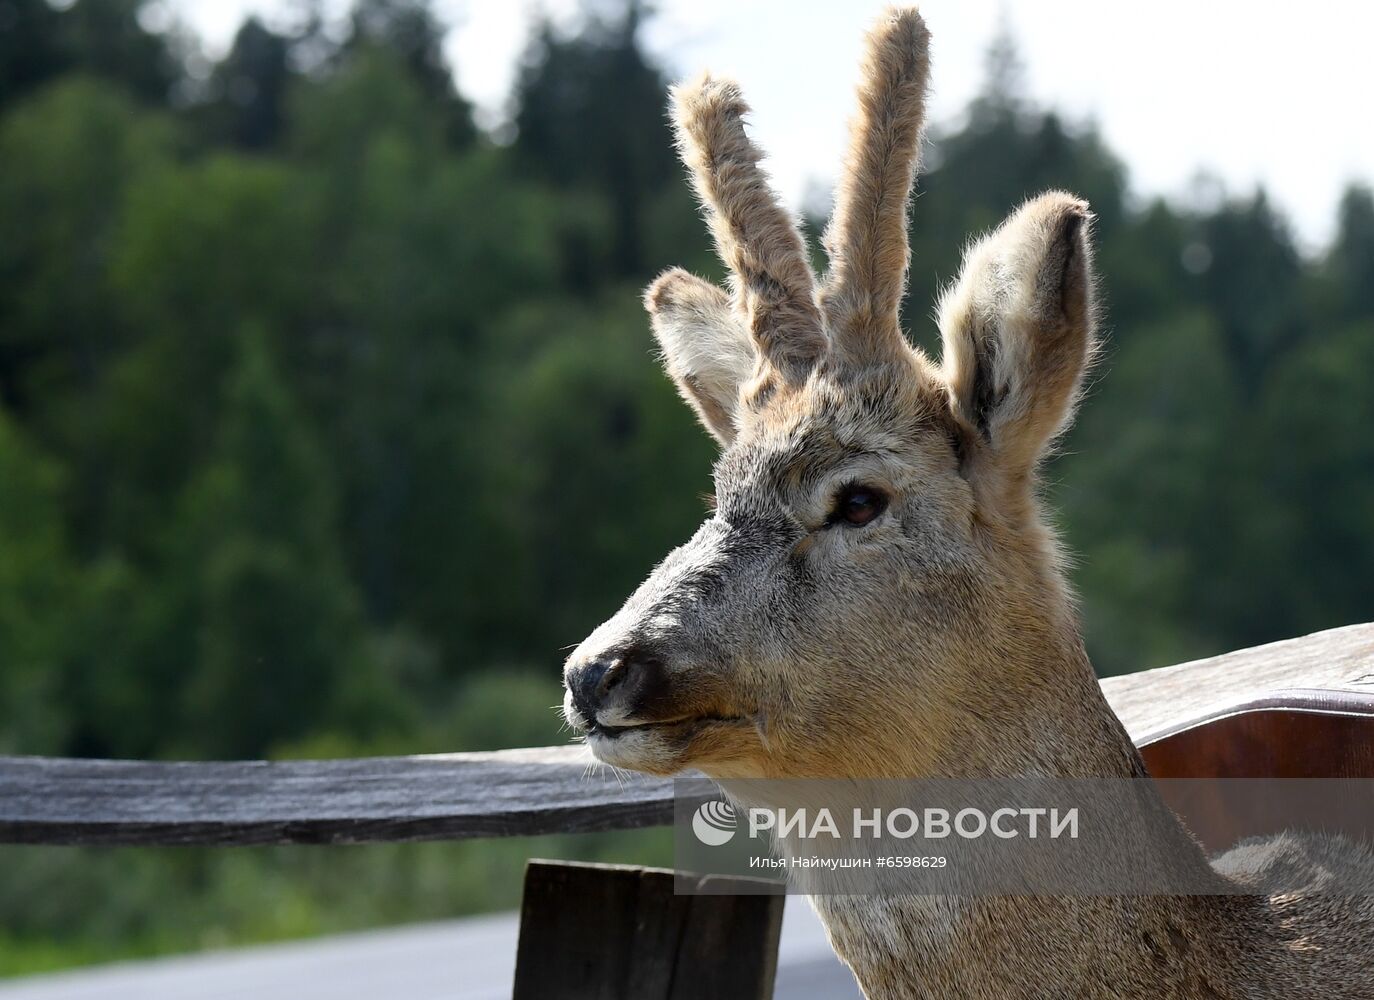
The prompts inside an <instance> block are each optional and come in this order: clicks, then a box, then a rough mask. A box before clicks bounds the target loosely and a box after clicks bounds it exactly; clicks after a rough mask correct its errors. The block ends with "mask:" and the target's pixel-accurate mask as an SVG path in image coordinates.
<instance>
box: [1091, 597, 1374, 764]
mask: <svg viewBox="0 0 1374 1000" xmlns="http://www.w3.org/2000/svg"><path fill="white" fill-rule="evenodd" d="M1102 690H1103V691H1104V692H1105V693H1106V695H1107V700H1108V701H1109V702H1111V705H1112V708H1113V709H1115V711H1116V714H1117V715H1119V716H1120V717H1121V721H1122V722H1123V723H1124V724H1125V726H1126V731H1127V732H1129V733H1130V734H1131V738H1132V739H1133V740H1135V741H1136V743H1145V742H1149V741H1150V740H1151V739H1154V738H1157V737H1158V736H1159V735H1162V734H1164V733H1167V732H1171V731H1174V730H1178V729H1181V728H1185V727H1186V726H1188V725H1189V724H1190V723H1192V722H1195V721H1197V720H1200V719H1203V718H1207V717H1209V716H1216V715H1219V714H1224V713H1226V712H1227V711H1229V710H1232V709H1237V708H1240V707H1243V706H1245V705H1247V704H1255V703H1261V702H1264V701H1266V700H1269V701H1273V700H1275V699H1278V700H1281V701H1285V702H1286V701H1287V700H1289V699H1288V698H1285V697H1283V694H1284V692H1293V693H1294V696H1295V697H1297V696H1298V693H1300V692H1301V693H1303V696H1305V697H1308V698H1311V697H1313V696H1314V695H1317V696H1319V695H1320V693H1323V692H1341V691H1348V692H1355V693H1363V694H1365V695H1368V694H1374V624H1367V625H1347V626H1345V627H1344V628H1335V629H1330V630H1328V631H1326V632H1314V633H1313V634H1312V635H1307V636H1303V637H1301V638H1298V639H1285V640H1283V641H1282V642H1271V643H1269V644H1268V645H1265V646H1255V647H1254V648H1253V649H1242V650H1239V651H1238V652H1234V653H1224V654H1222V655H1221V656H1213V657H1210V658H1208V659H1205V660H1193V661H1191V662H1189V663H1180V664H1179V665H1178V666H1174V667H1160V668H1159V669H1157V670H1145V671H1141V672H1140V673H1138V674H1128V675H1126V676H1124V677H1109V678H1107V679H1106V680H1104V681H1103V682H1102Z"/></svg>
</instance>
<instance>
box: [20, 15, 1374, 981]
mask: <svg viewBox="0 0 1374 1000" xmlns="http://www.w3.org/2000/svg"><path fill="white" fill-rule="evenodd" d="M142 6H143V5H142V4H141V3H139V2H138V0H78V2H77V3H75V4H73V5H69V6H62V5H58V6H56V7H53V6H49V5H48V4H47V3H45V2H44V0H0V163H3V165H4V168H3V170H0V752H3V753H14V752H27V753H51V754H65V755H77V756H80V755H94V756H130V757H163V758H167V757H208V756H257V755H267V756H277V757H291V756H341V755H350V754H367V753H405V752H422V751H446V750H469V749H470V750H476V749H489V748H494V747H499V746H510V745H530V744H541V743H547V742H557V741H559V740H560V739H561V738H562V735H561V734H560V730H559V724H558V717H557V715H556V713H555V711H554V706H555V705H556V703H557V702H558V700H559V695H560V692H559V685H558V669H559V665H560V662H561V660H562V657H563V655H564V650H565V648H566V647H567V646H568V645H569V644H571V643H576V642H577V641H579V640H580V639H581V638H582V637H583V636H584V635H586V634H587V632H588V631H589V630H590V629H591V628H592V627H594V626H595V625H596V624H597V623H598V622H599V621H601V620H602V619H603V618H604V617H605V616H606V615H607V614H608V613H610V612H611V611H613V610H614V608H615V607H616V606H617V605H618V604H619V602H620V601H621V600H623V598H624V597H625V595H626V594H628V593H629V592H630V591H631V590H632V589H633V587H634V586H635V585H636V584H637V583H638V582H639V580H640V579H641V578H642V577H643V575H644V574H645V573H646V571H647V570H648V569H649V568H650V567H651V566H652V564H653V563H654V561H655V560H657V559H658V558H660V557H661V556H662V555H663V554H664V553H665V552H666V551H668V550H669V549H670V548H671V547H672V546H673V545H675V544H677V543H678V542H680V541H682V540H684V539H685V538H687V537H688V536H689V535H690V533H691V532H692V531H693V530H694V528H695V526H696V525H697V524H698V523H699V521H700V520H701V518H702V516H703V505H702V502H701V497H702V494H704V493H706V492H708V491H709V490H710V488H711V483H710V479H709V470H710V463H711V459H712V455H713V450H714V449H713V445H712V444H711V442H710V441H709V439H708V438H707V437H706V435H705V434H703V433H702V432H701V431H700V430H699V429H698V428H697V427H696V426H695V425H694V423H693V421H692V418H691V416H690V413H689V411H688V410H687V408H686V407H685V406H683V405H682V404H681V402H680V401H679V400H678V399H677V398H676V396H675V393H674V392H673V390H672V387H671V385H670V384H669V382H668V380H667V379H666V378H665V377H664V376H663V375H662V374H661V373H660V372H659V370H658V368H657V366H656V365H655V364H654V362H653V359H652V345H651V339H650V337H649V335H648V331H647V323H646V322H645V320H644V317H643V315H642V311H641V308H640V305H639V302H638V290H639V289H640V288H641V287H642V286H643V284H645V283H646V282H647V281H648V280H649V279H650V278H651V277H652V276H653V275H654V274H655V273H657V272H658V271H659V270H660V269H661V268H663V267H664V266H666V265H668V264H673V263H677V264H682V265H685V266H688V267H690V268H692V269H694V270H697V271H701V272H705V273H714V274H716V275H718V274H719V269H718V266H717V265H716V264H714V263H713V262H712V260H711V257H710V254H709V249H708V245H707V241H706V235H705V232H704V230H703V227H702V226H701V224H700V221H699V219H698V218H697V216H696V212H695V209H694V206H693V204H692V201H691V197H690V194H689V193H688V191H687V188H686V185H684V184H683V183H682V180H681V176H680V169H679V168H678V166H677V165H676V163H675V161H674V159H673V155H672V150H671V145H670V138H669V135H668V131H667V128H666V125H665V121H664V114H663V109H664V106H665V94H664V79H663V75H662V72H661V71H660V69H659V68H658V67H656V66H655V65H653V63H652V62H651V61H650V60H648V59H647V58H646V56H645V54H644V52H643V50H642V48H641V47H640V45H639V42H638V37H637V29H638V28H639V23H640V21H641V20H642V18H643V17H644V16H646V15H645V14H644V12H643V9H642V8H641V7H640V6H639V5H638V4H631V5H630V6H629V7H628V13H627V15H626V16H625V17H624V18H622V19H619V20H615V19H610V20H606V19H602V20H597V19H595V18H593V19H591V20H589V22H588V24H587V26H586V27H585V29H583V30H582V31H581V32H580V33H578V34H577V35H575V36H573V37H564V36H562V35H560V34H559V33H558V32H556V31H554V30H553V29H552V28H550V27H547V26H542V27H540V28H538V29H537V30H536V33H535V37H534V38H533V39H532V41H531V44H530V47H529V50H528V53H527V57H526V61H525V64H524V65H523V68H522V70H521V73H520V76H519V80H518V83H517V86H516V90H515V93H514V94H513V102H512V103H513V108H514V112H515V113H514V121H513V123H512V126H513V127H512V128H511V129H509V130H508V131H509V132H510V133H511V134H510V135H502V136H501V139H502V140H503V141H504V140H506V139H509V140H510V144H509V145H503V144H501V143H500V142H497V141H494V140H492V139H490V138H488V137H485V136H482V135H480V134H478V133H477V131H476V130H475V129H474V127H473V124H472V120H471V114H470V108H469V106H468V104H467V102H466V101H465V100H464V99H463V97H462V96H461V95H459V94H457V93H456V92H455V91H454V89H453V85H452V82H451V81H452V74H451V72H450V67H448V66H447V65H446V64H445V62H444V59H443V55H442V47H441V45H440V42H441V40H442V37H443V32H442V26H441V25H440V23H439V22H438V20H437V19H436V17H435V14H434V11H433V8H432V6H431V5H430V4H429V3H426V2H425V0H362V2H361V3H360V4H359V5H358V6H357V8H356V10H355V11H354V12H353V13H352V14H351V15H350V16H349V18H348V19H347V25H346V28H347V30H346V32H345V33H344V37H343V38H342V39H340V38H339V37H338V33H337V32H336V31H333V30H332V29H330V28H329V26H327V25H322V24H321V23H320V21H319V19H318V18H315V19H313V20H312V21H311V22H310V23H308V24H306V25H304V26H303V27H302V28H300V29H299V30H298V31H282V30H279V29H276V28H270V27H267V26H264V25H263V24H260V23H258V22H256V21H253V20H249V21H247V22H245V24H244V26H243V28H242V30H241V31H240V32H239V33H238V35H237V37H236V39H235V42H234V45H233V47H232V49H231V50H230V52H229V53H228V54H226V56H225V57H224V58H223V59H222V60H221V61H220V62H219V63H217V64H216V65H214V66H213V67H209V71H208V73H199V74H196V73H191V72H189V71H187V70H184V69H183V68H182V67H179V66H177V65H176V64H175V61H174V60H171V59H170V58H169V55H168V54H169V53H170V52H173V51H183V50H184V49H185V46H182V45H173V44H171V43H170V42H169V40H168V38H167V37H165V36H162V35H157V34H153V33H150V32H149V31H147V30H145V28H144V27H142V26H141V24H140V18H139V14H140V11H141V9H142ZM143 13H144V14H145V15H146V14H148V13H149V11H143ZM143 21H144V22H145V23H146V22H148V21H149V18H148V17H147V16H145V17H144V18H143ZM988 79H989V83H988V85H987V87H986V88H985V90H984V92H983V93H982V94H981V95H980V96H979V97H978V99H977V100H976V101H975V102H974V103H973V104H972V105H971V106H970V108H969V109H968V112H967V114H966V115H965V116H963V118H962V119H961V120H959V121H957V122H954V123H947V124H945V125H943V126H942V127H937V128H936V129H934V130H933V132H932V143H931V145H930V149H929V156H928V163H927V169H926V171H925V173H924V175H923V177H922V179H921V181H920V191H921V197H920V198H919V199H918V200H917V202H916V204H915V206H914V208H913V220H914V226H913V231H912V243H913V250H914V262H913V267H912V281H911V291H910V294H909V298H908V301H907V303H906V306H907V308H906V315H907V316H908V318H909V322H910V324H911V327H912V336H913V339H914V340H916V341H917V342H918V343H920V344H922V345H923V346H926V347H927V348H930V349H932V350H938V346H937V344H936V340H937V338H936V334H935V330H934V324H933V323H931V322H929V320H928V317H929V315H930V310H931V304H932V302H933V301H934V299H935V297H936V295H937V293H938V290H939V288H940V287H941V285H942V283H944V282H947V281H948V280H949V279H950V278H952V277H953V276H954V274H955V273H956V271H957V267H958V262H959V251H960V249H961V246H962V245H963V241H964V240H966V239H967V238H968V237H970V236H972V235H973V234H974V233H976V232H977V231H979V230H981V229H985V228H987V227H990V226H993V225H996V224H997V223H998V222H999V221H1000V220H1001V219H1002V218H1003V217H1004V215H1005V214H1006V213H1007V211H1008V210H1009V209H1010V208H1012V207H1013V206H1014V205H1015V204H1016V203H1018V202H1019V201H1021V200H1022V199H1023V198H1024V197H1026V196H1027V195H1030V194H1033V193H1034V192H1036V191H1037V190H1039V189H1042V188H1045V187H1064V188H1069V189H1072V190H1075V191H1077V192H1079V193H1081V194H1083V195H1085V196H1087V197H1088V198H1089V199H1090V200H1091V201H1092V203H1093V206H1094V209H1095V211H1096V213H1097V215H1098V223H1097V243H1098V264H1099V266H1100V268H1101V270H1102V273H1103V289H1104V291H1105V293H1106V307H1107V324H1106V327H1105V331H1104V344H1103V357H1102V361H1101V363H1100V367H1099V369H1098V375H1097V377H1095V378H1094V380H1093V382H1092V384H1091V386H1090V388H1089V391H1088V393H1087V397H1086V400H1085V405H1084V412H1083V417H1082V419H1081V421H1080V423H1079V425H1078V427H1077V428H1076V429H1075V430H1074V431H1073V432H1072V434H1071V435H1070V437H1069V438H1068V440H1067V441H1066V442H1065V445H1064V449H1063V454H1062V456H1061V457H1060V458H1058V459H1057V460H1056V461H1055V463H1054V464H1053V466H1052V467H1051V470H1050V477H1049V478H1050V492H1051V494H1052V496H1051V497H1050V499H1051V501H1052V503H1053V504H1054V505H1055V506H1056V507H1058V509H1060V510H1061V511H1062V530H1063V533H1064V535H1065V536H1066V539H1067V541H1068V543H1069V545H1070V547H1071V549H1072V550H1073V551H1074V552H1075V553H1076V554H1077V560H1078V561H1077V565H1076V568H1075V571H1074V577H1075V582H1076V584H1077V586H1078V589H1079V590H1080V592H1081V593H1082V595H1083V606H1084V618H1085V623H1086V630H1087V641H1088V645H1089V648H1090V651H1091V653H1092V654H1093V656H1094V659H1095V662H1096V663H1097V664H1098V667H1099V669H1100V670H1101V671H1102V672H1104V673H1115V672H1120V671H1127V670H1135V669H1140V668H1142V667H1147V666H1156V665H1160V664H1163V663H1167V662H1171V661H1177V660H1182V659H1187V658H1190V657H1195V656H1202V655H1207V654H1211V653H1216V652H1220V651H1222V650H1224V649H1228V648H1237V647H1240V646H1245V645H1249V644H1253V643H1257V642H1262V641H1266V640H1270V639H1277V638H1281V637H1284V636H1288V635H1294V634H1298V633H1302V632H1306V631H1312V630H1315V629H1319V628H1325V627H1330V626H1335V625H1340V624H1344V623H1347V622H1350V621H1354V620H1366V619H1369V618H1371V617H1374V519H1371V518H1370V516H1369V512H1370V511H1371V510H1374V436H1371V435H1370V434H1369V428H1370V427H1371V426H1374V393H1371V392H1370V390H1369V385H1370V373H1371V372H1374V298H1372V297H1371V295H1374V291H1371V290H1374V271H1372V270H1371V268H1372V267H1374V197H1372V196H1371V194H1370V189H1369V187H1368V186H1367V185H1365V186H1360V185H1356V186H1353V187H1352V188H1351V189H1350V190H1349V192H1348V193H1347V195H1346V197H1345V199H1344V200H1343V202H1342V205H1341V208H1340V215H1339V219H1338V226H1337V235H1336V239H1335V240H1334V242H1333V245H1332V247H1331V249H1330V250H1329V251H1328V252H1327V253H1326V254H1324V255H1322V256H1321V257H1319V258H1308V257H1305V256H1303V255H1302V254H1301V253H1299V251H1298V250H1297V248H1296V247H1295V245H1294V242H1293V240H1292V238H1291V237H1290V235H1289V234H1288V232H1287V228H1286V224H1285V222H1284V220H1283V217H1282V215H1281V213H1280V212H1279V211H1278V210H1277V209H1276V207H1275V206H1274V205H1272V204H1271V203H1269V202H1268V200H1267V199H1266V198H1265V197H1264V195H1263V193H1262V192H1260V193H1256V194H1255V195H1253V196H1251V197H1245V198H1239V199H1229V200H1228V199H1222V200H1221V202H1220V203H1219V204H1218V205H1216V206H1214V207H1211V208H1207V209H1180V208H1178V207H1175V206H1171V205H1169V204H1166V203H1164V202H1160V201H1155V202H1149V203H1141V202H1138V201H1136V200H1133V199H1131V198H1128V196H1127V191H1128V186H1127V173H1126V169H1125V166H1124V165H1123V164H1121V163H1120V162H1119V161H1118V160H1117V159H1116V157H1115V156H1114V155H1113V153H1112V152H1111V150H1109V149H1108V148H1107V147H1106V146H1105V144H1104V143H1103V141H1102V139H1101V137H1100V136H1099V135H1098V133H1097V132H1096V131H1095V129H1093V128H1092V127H1089V126H1082V125H1078V124H1075V123H1072V122H1069V121H1066V120H1065V119H1063V118H1061V117H1060V116H1058V115H1056V114H1054V113H1051V112H1045V111H1043V110H1041V109H1038V108H1036V107H1034V106H1032V105H1031V104H1029V103H1028V102H1027V101H1025V100H1024V99H1023V98H1022V97H1021V96H1020V94H1021V90H1022V88H1021V86H1020V83H1019V76H1018V65H1017V62H1016V58H1015V53H1014V49H1013V48H1012V46H1011V44H1010V42H1009V40H1006V39H1003V40H1001V41H1000V42H999V43H998V45H997V46H996V47H995V50H994V52H993V54H992V58H991V61H990V65H989V74H988ZM666 845H667V841H666V839H664V838H663V837H662V836H661V835H659V834H652V835H644V836H640V835H634V836H631V835H626V836H624V837H605V838H593V839H575V838H564V839H558V840H554V841H542V842H538V843H514V842H508V843H497V844H489V843H473V844H458V845H421V846H406V847H401V846H397V847H380V848H375V849H374V848H368V849H356V850H341V849H335V850H330V851H318V850H309V849H300V850H281V851H257V850H253V851H221V852H212V851H185V852H164V851H109V852H95V851H91V852H85V851H83V852H73V851H65V850H21V849H8V850H6V851H5V852H3V854H2V855H0V974H3V973H5V972H18V971H23V970H32V969H36V968H43V967H57V966H60V965H63V964H70V963H74V962H80V961H94V960H97V959H102V958H111V957H116V956H122V955H133V954H146V953H152V952H161V951H168V950H177V949H186V948H195V947H202V946H207V945H211V944H221V943H226V942H235V941H249V940H265V939H270V938H276V937H283V936H292V935H299V934H310V933H321V932H325V931H331V930H340V929H344V928H351V927H360V926H366V925H368V924H374V923H379V922H386V921H396V920H408V919H423V918H425V917H439V916H450V915H453V914H455V913H462V912H470V911H475V910H478V909H482V908H488V907H491V906H497V905H511V904H512V903H513V902H514V899H515V894H516V892H517V890H518V885H519V878H518V871H519V866H520V864H521V863H522V862H523V859H524V858H525V857H527V856H528V855H529V854H530V853H531V852H537V853H545V854H555V855H562V856H580V857H603V858H615V859H618V860H642V861H649V862H659V863H662V862H664V861H666V860H668V859H667V846H666Z"/></svg>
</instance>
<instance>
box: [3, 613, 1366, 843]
mask: <svg viewBox="0 0 1374 1000" xmlns="http://www.w3.org/2000/svg"><path fill="white" fill-rule="evenodd" d="M1102 687H1103V690H1104V691H1105V692H1106V694H1107V698H1108V700H1109V701H1110V702H1111V703H1112V705H1113V707H1114V708H1115V709H1116V710H1117V712H1118V713H1119V714H1120V715H1121V718H1122V720H1123V721H1124V722H1125V724H1126V728H1127V729H1128V730H1129V731H1130V733H1131V735H1132V737H1133V738H1134V739H1135V740H1136V741H1137V742H1140V743H1143V742H1148V741H1149V740H1150V739H1151V738H1153V737H1156V736H1158V735H1160V734H1161V733H1165V732H1170V731H1174V730H1177V729H1179V728H1182V727H1184V726H1186V725H1188V724H1189V723H1190V722H1194V721H1196V720H1199V719H1202V718H1206V717H1209V716H1215V715H1218V714H1224V713H1225V712H1227V711H1229V710H1233V709H1235V708H1238V707H1243V706H1246V705H1247V704H1248V705H1251V706H1254V705H1258V704H1262V703H1264V702H1265V699H1269V700H1270V701H1271V702H1272V701H1273V699H1274V696H1275V695H1276V693H1279V692H1285V691H1287V692H1290V694H1289V695H1287V696H1284V697H1283V698H1280V700H1281V701H1285V702H1287V701H1293V700H1294V699H1295V698H1297V699H1299V700H1300V699H1302V698H1306V699H1309V700H1314V701H1321V699H1322V698H1324V697H1327V693H1329V692H1337V693H1339V692H1342V691H1344V692H1357V693H1362V694H1365V695H1368V694H1370V693H1371V692H1374V624H1371V625H1352V626H1348V627H1346V628H1340V629H1333V630H1331V631H1328V632H1319V633H1316V634H1315V635H1310V636H1305V637H1303V638H1300V639H1290V640H1286V641H1284V642H1276V643H1271V644H1269V645H1267V646H1260V647H1256V648H1254V649H1247V650H1241V651H1239V652H1235V653H1227V654H1225V655H1223V656H1217V657H1212V658H1210V659H1206V660H1197V661H1195V662H1192V663H1185V664H1181V665H1179V666H1176V667H1164V668H1162V669H1159V670H1150V671H1146V672H1143V673H1139V674H1132V675H1129V676H1125V677H1113V678H1110V679H1108V680H1105V681H1103V684H1102ZM1291 692H1297V693H1296V694H1292V693H1291ZM702 780H703V781H704V779H702ZM703 793H705V788H704V786H703ZM672 800H673V784H672V782H669V781H663V780H659V779H653V778H648V777H645V776H643V775H638V774H627V773H624V772H611V771H608V770H606V769H604V768H601V767H599V766H598V765H595V764H594V763H593V762H592V761H591V758H590V756H589V754H588V753H587V752H586V751H585V750H584V749H583V748H581V747H573V746H567V747H547V748H540V749H531V750H505V751H499V752H496V753H484V754H440V755H434V756H417V757H388V758H372V759H365V760H322V761H282V762H261V761H243V762H227V763H164V762H139V761H102V760H62V759H53V758H42V757H6V758H0V842H5V843H49V844H282V843H326V844H331V843H361V842H368V841H386V840H427V839H428V840H432V839H456V838H462V837H494V836H512V835H525V834H539V833H554V832H569V833H576V832H589V831H596V830H613V829H631V828H635V827H642V826H654V825H661V824H666V823H669V822H671V821H672Z"/></svg>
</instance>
